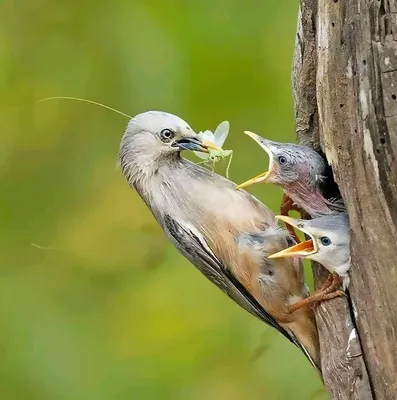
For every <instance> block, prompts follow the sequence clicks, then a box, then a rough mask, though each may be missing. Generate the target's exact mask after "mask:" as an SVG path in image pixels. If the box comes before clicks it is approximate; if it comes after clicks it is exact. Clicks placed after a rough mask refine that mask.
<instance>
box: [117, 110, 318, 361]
mask: <svg viewBox="0 0 397 400" xmlns="http://www.w3.org/2000/svg"><path fill="white" fill-rule="evenodd" d="M214 147H216V146H214V145H213V144H211V143H208V142H205V141H203V139H202V138H200V137H198V136H197V135H196V134H195V133H194V132H193V130H192V129H191V128H190V126H189V125H188V124H187V123H186V122H185V121H183V120H182V119H181V118H179V117H177V116H175V115H172V114H168V113H164V112H158V111H150V112H146V113H143V114H139V115H137V116H136V117H134V118H132V119H131V120H130V122H129V124H128V127H127V130H126V132H125V134H124V136H123V139H122V141H121V145H120V152H119V161H120V165H121V168H122V171H123V173H124V175H125V177H126V178H127V180H128V183H129V184H130V186H131V187H133V188H135V189H136V190H137V192H138V194H139V195H140V196H141V197H142V199H143V200H144V201H145V203H146V204H147V206H148V207H149V209H150V210H151V211H152V213H153V215H154V217H155V218H156V220H157V222H158V223H159V224H160V225H161V227H162V228H163V230H164V232H165V233H166V235H167V236H168V237H169V238H170V240H171V241H172V242H173V244H174V245H175V246H176V248H177V249H178V250H179V251H180V252H181V253H182V254H183V255H184V256H185V257H186V258H187V259H188V260H189V261H190V262H192V264H194V265H195V266H196V267H197V268H198V269H199V270H200V271H201V272H202V273H203V274H204V275H205V276H206V277H207V278H208V279H209V280H210V281H211V282H213V283H214V284H215V285H216V286H218V287H219V288H220V289H221V290H223V291H224V292H225V293H226V294H227V295H228V296H229V297H231V298H232V299H233V300H234V301H235V302H236V303H237V304H239V305H240V306H241V307H243V308H244V309H246V310H247V311H249V312H250V313H251V314H253V315H255V316H256V317H258V318H260V319H261V320H262V321H264V322H266V323H267V324H269V325H271V326H273V327H274V328H276V329H277V330H278V331H279V332H281V333H282V334H283V335H284V336H285V337H287V338H288V339H289V340H290V341H292V342H293V343H294V344H296V345H297V346H298V347H300V348H301V349H302V350H303V351H304V352H305V354H306V355H307V356H308V358H309V360H310V361H311V362H312V363H313V365H316V364H317V365H319V362H318V350H317V349H318V346H317V330H316V329H315V325H314V320H313V315H312V311H311V310H310V309H309V308H304V309H302V310H299V311H302V312H296V313H293V314H291V313H289V311H288V309H287V306H288V304H290V303H291V301H292V300H293V299H295V296H296V297H297V298H299V299H302V298H304V297H305V296H306V292H305V287H304V285H303V278H302V274H301V272H300V273H297V269H299V268H301V267H299V268H298V267H296V266H295V268H292V267H291V262H289V263H287V262H285V260H283V261H284V262H275V261H271V262H270V260H268V261H266V260H264V257H261V253H262V252H263V251H265V250H264V248H265V247H263V246H267V244H266V243H271V242H272V241H271V240H268V241H266V237H268V238H270V237H272V238H277V240H278V241H279V242H280V243H279V244H278V245H277V246H275V248H274V250H272V251H278V250H281V249H282V248H285V247H286V246H287V239H286V234H285V233H284V232H283V231H281V230H279V229H278V228H277V221H276V220H275V218H274V215H273V214H272V212H271V211H270V210H268V209H267V208H266V207H265V206H264V205H263V204H262V203H260V202H259V201H258V200H257V199H255V198H254V197H253V196H251V195H249V194H248V193H247V192H244V191H237V190H235V184H234V183H232V182H230V181H229V180H227V179H226V178H223V177H222V176H219V175H217V174H215V173H213V172H211V171H208V170H207V169H205V168H202V167H200V166H198V165H195V164H193V163H191V162H189V161H188V160H185V159H183V158H182V157H181V156H180V152H181V151H182V150H192V151H201V152H208V149H210V148H214ZM218 149H219V148H218ZM276 232H277V235H276ZM261 235H264V236H263V240H264V242H263V244H260V243H259V242H258V240H259V239H262V237H261ZM261 246H262V247H261ZM294 262H296V261H292V264H293V263H294ZM266 271H268V272H269V273H268V274H267V275H266ZM270 271H271V272H270Z"/></svg>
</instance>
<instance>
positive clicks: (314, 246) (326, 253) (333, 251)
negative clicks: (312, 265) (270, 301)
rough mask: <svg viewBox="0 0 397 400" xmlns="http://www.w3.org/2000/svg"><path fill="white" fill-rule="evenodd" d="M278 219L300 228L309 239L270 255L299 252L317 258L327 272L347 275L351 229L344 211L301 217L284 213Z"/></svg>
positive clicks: (278, 255) (342, 275)
mask: <svg viewBox="0 0 397 400" xmlns="http://www.w3.org/2000/svg"><path fill="white" fill-rule="evenodd" d="M276 218H277V219H279V220H282V221H284V222H286V223H287V224H288V225H291V226H293V227H294V228H297V229H299V230H300V231H302V232H304V233H305V234H306V235H308V236H309V238H310V239H308V240H306V241H304V242H301V243H299V244H297V245H295V246H292V247H288V248H287V249H284V250H282V251H279V252H278V253H275V254H272V255H271V256H269V258H281V257H294V256H300V257H305V258H308V259H311V260H313V261H317V262H319V263H320V264H322V265H323V266H324V267H325V268H327V269H328V270H329V271H330V272H336V273H338V274H339V275H340V276H341V277H346V276H347V271H348V269H349V268H350V231H349V220H348V216H347V214H332V215H325V216H323V217H319V218H315V219H311V220H303V219H294V218H290V217H286V216H276Z"/></svg>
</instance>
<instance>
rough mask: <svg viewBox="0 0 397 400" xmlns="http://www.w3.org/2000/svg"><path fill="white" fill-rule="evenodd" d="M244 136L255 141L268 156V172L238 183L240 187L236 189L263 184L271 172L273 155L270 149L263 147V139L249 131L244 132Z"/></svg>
mask: <svg viewBox="0 0 397 400" xmlns="http://www.w3.org/2000/svg"><path fill="white" fill-rule="evenodd" d="M244 133H245V134H246V135H248V136H249V137H251V138H252V139H254V140H255V142H256V143H258V144H259V146H261V147H262V149H264V150H265V151H266V153H267V154H268V155H269V160H270V163H269V170H268V171H266V172H263V173H262V174H259V175H257V176H255V177H254V178H252V179H249V180H248V181H246V182H243V183H240V185H238V186H236V189H243V188H246V187H248V186H251V185H254V184H255V183H261V182H265V181H266V180H267V178H268V177H269V175H270V173H271V171H272V164H273V162H272V160H273V153H272V152H271V151H270V149H269V148H268V147H267V146H265V145H264V143H263V142H264V140H263V138H261V137H260V136H259V135H257V134H256V133H253V132H250V131H245V132H244Z"/></svg>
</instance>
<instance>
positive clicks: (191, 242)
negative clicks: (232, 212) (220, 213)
mask: <svg viewBox="0 0 397 400" xmlns="http://www.w3.org/2000/svg"><path fill="white" fill-rule="evenodd" d="M163 223H164V224H163V226H164V230H165V231H166V233H167V234H168V236H169V237H170V239H171V240H172V241H173V243H174V245H175V246H176V247H177V249H178V250H179V251H180V252H181V253H182V254H183V255H184V256H185V257H186V258H187V259H188V260H190V261H191V262H192V263H193V264H194V265H195V266H196V267H197V268H198V269H199V270H200V272H202V273H203V274H204V275H205V276H206V277H207V278H208V279H209V280H210V281H211V282H212V283H214V284H215V285H216V286H218V287H219V288H220V289H221V290H222V291H223V292H225V293H226V294H227V295H228V296H229V297H230V298H232V299H233V300H234V301H235V302H236V303H237V304H239V305H240V306H241V307H243V308H244V309H245V310H247V311H248V312H250V313H251V314H253V315H255V316H256V317H258V318H259V319H261V320H262V321H264V322H265V323H266V324H268V325H270V326H272V327H273V328H276V329H277V330H278V331H279V332H280V333H282V334H283V335H284V336H285V337H286V338H287V339H289V340H290V341H291V342H292V343H294V344H295V345H297V346H298V347H301V344H300V343H299V341H298V340H297V339H296V338H295V337H294V335H293V334H292V332H289V331H287V330H286V329H284V328H283V327H282V326H281V325H280V324H279V323H278V322H277V321H276V320H275V319H274V318H273V317H272V316H271V315H270V314H269V313H267V312H266V311H265V310H264V309H263V308H262V307H261V305H260V304H259V303H258V302H257V301H256V300H255V298H254V297H253V296H252V295H251V294H250V293H249V292H248V291H247V290H246V289H245V288H244V286H243V285H242V284H241V283H240V282H239V281H238V280H237V279H236V277H235V276H234V275H233V274H232V273H231V272H230V271H229V270H228V269H227V268H226V267H225V266H224V265H223V264H222V263H221V262H220V261H219V259H218V258H217V257H216V256H215V255H214V253H213V252H212V251H211V249H210V248H209V246H208V244H207V243H206V241H205V239H204V237H203V236H202V235H201V234H200V232H199V231H198V230H197V229H196V228H195V227H194V226H192V225H191V224H189V223H186V222H182V221H177V220H176V219H174V218H172V217H171V216H170V215H165V216H163Z"/></svg>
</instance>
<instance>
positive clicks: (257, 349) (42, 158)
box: [0, 0, 327, 400]
mask: <svg viewBox="0 0 397 400" xmlns="http://www.w3.org/2000/svg"><path fill="white" fill-rule="evenodd" d="M297 10H298V5H297V2H296V1H294V0H288V1H287V0H285V1H282V2H280V1H278V0H266V1H262V2H259V1H242V0H235V1H227V0H218V1H215V2H213V1H209V0H200V1H198V0H196V1H193V0H190V1H187V0H185V1H140V2H138V1H127V0H122V1H113V2H110V1H102V2H97V1H75V0H72V1H49V0H37V1H34V2H33V1H30V2H29V1H26V0H25V1H22V0H21V1H7V0H6V1H2V2H0V62H1V64H0V65H1V68H0V96H1V98H0V132H1V141H0V181H1V187H0V221H1V223H0V235H1V237H0V267H1V269H0V352H1V354H0V398H1V399H2V400H8V399H9V400H14V399H18V400H19V399H23V400H25V399H27V400H28V399H29V400H31V399H32V400H33V399H38V400H58V399H59V400H63V399H65V400H66V399H67V400H70V399H73V400H79V399H84V400H89V399H94V400H102V399H106V400H107V399H117V400H122V399H144V400H145V399H192V400H202V399H210V400H212V399H231V400H233V399H246V398H247V399H269V400H272V399H292V398H293V399H325V398H326V397H327V396H326V395H325V391H324V389H323V388H322V385H321V382H320V379H319V377H318V376H317V374H316V372H315V371H314V370H313V369H312V368H311V366H310V365H309V363H308V362H307V361H306V359H305V358H304V356H303V355H302V354H301V353H300V351H299V350H298V349H296V348H295V347H294V346H293V345H291V344H290V343H289V342H288V341H286V340H285V339H284V338H283V337H282V336H281V335H279V334H277V333H276V332H275V331H274V330H272V329H271V328H268V327H267V326H265V325H263V324H262V323H261V322H259V321H258V320H256V319H255V318H253V317H251V316H250V315H249V314H248V313H246V312H245V311H243V310H241V309H239V308H238V307H237V306H236V305H235V304H234V303H233V302H232V301H230V300H229V299H228V298H227V297H226V296H224V295H223V294H222V293H221V292H220V291H219V290H217V289H216V288H215V287H214V286H212V284H210V283H209V282H208V281H207V280H206V279H205V278H204V277H203V276H202V275H201V274H199V273H198V272H197V271H196V270H195V268H193V267H192V265H190V264H189V263H188V262H187V261H186V260H185V259H184V258H183V257H182V256H180V255H179V254H178V253H177V251H176V250H175V249H174V248H173V247H172V246H171V245H170V244H169V243H168V242H167V240H166V239H165V237H164V236H163V234H162V232H161V230H160V229H159V227H158V226H157V225H156V223H155V222H154V220H153V218H152V216H151V214H150V213H149V211H148V210H147V209H146V207H145V206H144V204H143V202H142V201H141V200H140V198H139V197H138V196H137V194H136V193H134V192H133V191H132V190H131V189H129V188H128V186H127V184H126V182H125V180H124V178H123V177H122V176H121V173H120V171H119V170H118V169H117V168H116V157H117V151H118V145H119V141H120V138H121V135H122V133H123V130H124V128H125V126H126V124H127V122H128V120H127V119H126V118H124V117H122V116H120V115H117V114H115V113H112V112H110V111H108V110H105V109H103V108H99V107H96V106H93V105H89V104H85V103H80V102H77V101H76V102H74V101H67V100H54V101H48V102H43V103H38V104H37V103H36V102H37V100H39V99H42V98H44V97H48V96H78V97H84V98H87V99H91V100H96V101H100V102H103V103H105V104H107V105H110V106H112V107H115V108H117V109H119V110H122V111H124V112H125V113H127V114H130V115H135V114H137V113H140V112H143V111H146V110H150V109H158V110H164V111H169V112H172V113H175V114H177V115H179V116H181V117H182V118H184V119H185V120H187V121H188V122H189V123H190V124H191V126H192V127H193V128H194V129H195V130H197V131H199V130H204V129H212V130H214V129H215V127H216V126H217V125H218V123H220V122H221V121H223V120H224V119H228V120H229V121H230V123H231V133H230V135H229V137H228V140H227V142H226V145H225V148H233V149H234V150H235V155H234V159H233V163H232V166H231V170H230V177H231V179H232V180H234V181H236V182H241V181H243V180H245V179H247V178H249V177H251V176H253V175H254V174H257V173H259V172H262V171H263V170H264V169H265V168H266V166H267V160H266V157H265V154H264V153H263V152H262V151H261V150H260V149H259V147H258V146H257V145H256V144H255V143H254V142H253V141H252V140H250V139H249V138H247V137H246V136H245V135H243V134H242V132H243V130H246V129H249V130H253V131H255V132H258V133H259V134H262V135H264V136H267V137H269V138H273V139H276V140H278V139H279V140H295V135H294V125H293V110H292V98H291V87H290V67H291V60H292V52H293V44H294V36H295V28H296V18H297ZM225 166H226V163H224V164H222V163H220V165H218V166H217V170H218V171H219V172H220V173H223V172H224V169H225ZM250 190H251V192H252V193H254V194H255V195H257V196H258V197H259V198H260V199H262V200H263V201H264V202H265V203H266V204H268V205H269V206H270V207H271V208H272V209H273V210H274V211H277V210H278V207H279V204H280V199H281V192H280V190H279V189H277V188H274V187H270V186H265V185H262V186H256V187H254V188H252V189H250Z"/></svg>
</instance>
